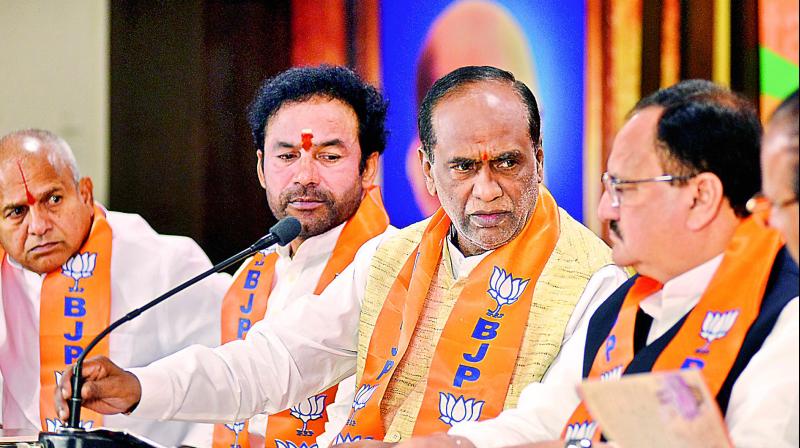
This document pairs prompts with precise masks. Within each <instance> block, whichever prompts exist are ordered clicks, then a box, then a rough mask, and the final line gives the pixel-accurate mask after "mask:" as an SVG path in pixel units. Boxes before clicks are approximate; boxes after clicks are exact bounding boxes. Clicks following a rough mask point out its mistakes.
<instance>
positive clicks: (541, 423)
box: [450, 255, 800, 448]
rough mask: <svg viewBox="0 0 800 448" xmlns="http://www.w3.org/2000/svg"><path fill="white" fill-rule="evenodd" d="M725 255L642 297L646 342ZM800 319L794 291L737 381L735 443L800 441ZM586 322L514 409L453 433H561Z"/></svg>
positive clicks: (516, 440) (491, 438)
mask: <svg viewBox="0 0 800 448" xmlns="http://www.w3.org/2000/svg"><path fill="white" fill-rule="evenodd" d="M721 261H722V256H721V255H720V256H717V257H715V258H714V259H712V260H710V261H708V262H706V263H704V264H702V265H700V266H697V267H695V268H694V269H692V270H690V271H688V272H686V273H684V274H682V275H680V276H678V277H676V278H674V279H672V280H670V281H668V282H667V283H666V284H665V285H664V288H663V289H662V290H661V291H659V292H658V293H656V294H653V295H652V296H650V297H648V298H646V299H645V300H644V301H642V303H641V304H640V307H641V309H642V311H644V312H645V313H647V314H648V315H649V316H651V317H652V318H653V323H652V325H651V327H650V332H649V333H648V337H647V343H648V344H650V343H651V342H653V341H655V340H656V339H658V338H659V337H661V336H662V335H663V334H664V333H666V332H667V331H668V330H669V329H670V328H672V327H673V326H674V325H675V324H676V323H677V322H678V321H680V319H682V318H683V316H684V315H686V314H687V313H688V312H689V311H691V309H692V308H694V306H695V305H696V304H697V302H698V301H699V300H700V297H701V295H702V294H703V292H704V291H705V289H706V287H707V286H708V284H709V283H710V281H711V278H712V277H713V275H714V273H715V272H716V270H717V268H718V267H719V264H720V262H721ZM598 305H599V303H597V304H595V305H593V306H592V309H591V313H594V311H595V310H596V309H597V306H598ZM799 320H800V319H798V299H797V298H795V299H793V300H792V301H791V302H790V303H789V304H788V305H787V306H786V308H785V309H784V310H783V312H782V313H781V315H780V317H779V319H778V321H777V322H776V324H775V327H774V328H773V330H772V332H771V333H770V335H769V336H768V337H767V339H766V340H765V341H764V345H763V346H762V347H761V349H760V350H759V351H758V353H756V355H755V356H753V358H752V359H751V360H750V363H749V364H748V365H747V367H746V368H745V369H744V371H743V372H742V374H741V375H740V376H739V378H738V379H737V381H736V383H735V384H734V386H733V390H732V393H731V397H730V402H729V404H728V410H727V413H726V415H725V422H726V424H727V426H728V430H729V431H730V435H731V439H732V440H733V442H734V444H735V446H737V447H753V448H755V447H765V446H769V447H796V446H798V431H797V421H798V378H800V372H799V371H798V364H799V363H798V348H799V347H798V339H799V338H800V335H798V321H799ZM588 324H589V319H584V320H583V321H582V322H581V324H580V325H579V327H578V329H577V330H576V331H575V334H574V336H573V338H572V339H571V340H570V341H567V343H566V344H565V345H564V346H563V348H562V350H561V353H560V354H559V356H558V358H557V359H556V360H555V361H554V362H553V364H552V365H551V367H550V370H548V372H547V374H546V375H545V377H544V378H543V380H542V382H541V383H534V384H530V385H528V387H526V388H525V389H524V390H523V391H522V395H521V396H520V399H519V404H518V407H517V408H516V409H512V410H508V411H505V412H503V413H502V414H500V415H499V416H498V417H497V418H495V419H493V420H487V421H484V422H477V423H463V424H460V425H457V426H455V427H454V428H453V429H451V430H450V434H451V435H459V436H464V437H467V438H468V439H470V441H472V442H473V443H474V444H475V445H476V446H478V447H479V448H489V447H502V446H513V445H520V444H523V443H529V442H539V441H545V440H555V439H558V438H559V437H560V436H561V431H562V429H563V428H564V425H565V423H566V421H567V420H568V419H569V417H570V415H572V412H573V411H574V410H575V407H576V406H577V405H578V403H579V402H580V399H579V398H578V394H577V392H576V390H575V387H576V385H577V384H578V383H580V381H581V380H582V370H583V356H584V347H585V345H586V331H587V328H588Z"/></svg>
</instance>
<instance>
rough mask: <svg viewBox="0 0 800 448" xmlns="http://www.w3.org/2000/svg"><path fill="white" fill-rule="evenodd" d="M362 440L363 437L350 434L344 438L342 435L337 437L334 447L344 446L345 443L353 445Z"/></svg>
mask: <svg viewBox="0 0 800 448" xmlns="http://www.w3.org/2000/svg"><path fill="white" fill-rule="evenodd" d="M371 438H372V437H367V439H371ZM359 440H361V436H351V435H350V433H347V434H345V435H344V436H342V435H341V434H337V435H336V440H334V441H333V445H334V446H335V445H342V444H344V443H353V442H358V441H359Z"/></svg>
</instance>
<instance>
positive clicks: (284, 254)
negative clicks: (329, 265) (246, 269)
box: [275, 221, 347, 261]
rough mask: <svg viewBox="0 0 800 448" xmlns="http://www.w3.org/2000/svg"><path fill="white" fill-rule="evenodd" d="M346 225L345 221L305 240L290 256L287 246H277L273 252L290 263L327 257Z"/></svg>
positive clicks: (289, 249)
mask: <svg viewBox="0 0 800 448" xmlns="http://www.w3.org/2000/svg"><path fill="white" fill-rule="evenodd" d="M346 223H347V221H345V222H343V223H341V224H339V225H338V226H336V227H334V228H332V229H330V230H328V231H327V232H325V233H320V234H319V235H315V236H312V237H311V238H308V239H307V240H305V241H303V244H301V245H300V247H298V248H297V252H295V253H294V254H291V248H290V245H289V244H287V245H285V246H278V247H277V249H276V250H275V252H277V253H278V256H279V257H280V258H282V259H286V260H292V261H304V260H307V259H310V258H311V257H314V256H325V257H327V256H329V255H330V254H331V252H333V249H334V248H335V247H336V241H338V240H339V236H340V235H341V234H342V230H343V229H344V225H345V224H346Z"/></svg>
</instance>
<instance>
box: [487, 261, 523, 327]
mask: <svg viewBox="0 0 800 448" xmlns="http://www.w3.org/2000/svg"><path fill="white" fill-rule="evenodd" d="M529 281H530V279H528V280H523V279H522V278H514V276H512V275H511V273H510V272H506V271H505V269H500V268H498V267H497V266H495V267H494V271H493V272H492V278H491V279H489V289H488V290H487V291H486V292H488V293H489V295H490V296H492V298H493V299H494V301H495V302H497V308H495V309H494V310H488V311H487V312H486V315H487V316H489V317H496V318H498V319H499V318H501V317H503V315H502V314H500V308H502V307H503V306H505V305H511V304H513V303H514V302H516V301H517V300H519V297H520V296H521V295H522V292H523V291H525V287H526V286H528V282H529Z"/></svg>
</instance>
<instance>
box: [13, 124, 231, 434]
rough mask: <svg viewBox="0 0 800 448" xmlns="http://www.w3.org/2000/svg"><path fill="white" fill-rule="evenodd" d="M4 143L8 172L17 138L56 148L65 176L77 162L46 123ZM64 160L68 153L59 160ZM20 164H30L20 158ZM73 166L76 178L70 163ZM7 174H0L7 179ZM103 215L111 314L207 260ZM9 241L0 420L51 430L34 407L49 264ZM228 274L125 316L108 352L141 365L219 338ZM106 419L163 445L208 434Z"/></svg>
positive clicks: (30, 183)
mask: <svg viewBox="0 0 800 448" xmlns="http://www.w3.org/2000/svg"><path fill="white" fill-rule="evenodd" d="M2 142H3V144H2V145H0V148H2V151H1V152H0V155H1V156H0V158H1V159H3V160H4V162H5V165H3V166H4V167H6V166H7V165H8V162H9V159H11V160H10V162H11V164H13V165H14V166H12V170H11V171H12V173H13V171H14V170H15V169H16V168H17V167H16V166H15V165H16V160H25V159H24V158H22V159H17V156H18V155H19V152H18V151H16V149H18V148H16V147H17V146H19V144H24V145H25V150H27V151H31V150H34V151H43V152H48V151H49V152H50V154H51V157H53V154H55V155H56V159H55V160H54V161H53V162H52V164H53V166H56V167H58V168H59V169H60V170H66V171H67V176H68V177H69V176H72V173H69V170H72V169H75V168H74V158H73V157H72V154H71V152H69V151H70V150H69V147H68V146H66V143H65V142H63V140H61V139H59V138H57V137H56V136H54V135H52V134H49V133H47V132H44V131H23V132H20V133H17V134H16V136H7V137H4V139H3V140H2ZM52 145H56V146H60V148H58V149H56V150H55V151H53V150H51V148H48V147H49V146H52ZM31 157H35V155H32V156H31ZM63 159H66V160H67V163H66V164H65V165H64V164H62V162H63ZM70 162H72V163H70ZM20 166H22V167H25V169H26V170H27V167H26V166H25V164H24V163H21V164H20ZM4 172H7V171H5V170H4ZM61 172H62V173H63V171H61ZM28 175H29V177H32V178H29V179H27V180H26V186H25V188H26V189H28V188H29V189H30V191H32V192H34V193H35V192H36V191H37V190H36V188H37V186H38V184H37V182H39V181H41V180H42V179H40V178H38V177H35V176H34V171H33V170H32V169H31V170H28ZM74 175H75V176H76V177H77V172H76V173H74ZM7 180H8V179H6V178H4V179H3V182H4V185H7V184H5V182H6V181H7ZM9 188H11V187H9ZM68 195H69V193H65V196H68ZM34 196H35V195H34ZM4 205H5V203H4ZM35 206H36V205H32V206H31V207H35ZM106 219H107V220H108V223H109V225H110V227H111V230H112V241H111V247H112V254H113V255H112V260H111V279H112V280H111V312H110V319H111V320H112V321H113V320H116V319H118V318H120V317H122V316H124V315H125V314H127V313H128V312H130V311H131V310H133V309H134V308H137V307H139V306H142V305H144V304H145V303H147V302H148V301H150V300H152V299H153V298H155V297H157V296H158V295H160V294H162V293H164V292H166V291H168V290H169V289H171V288H173V287H174V286H176V285H178V284H179V283H181V282H183V281H185V280H187V279H189V278H191V277H193V276H194V275H197V274H199V273H201V272H203V271H205V270H206V269H208V268H210V267H211V263H210V262H209V260H208V257H206V255H205V253H203V251H202V250H201V249H200V247H199V246H198V245H197V244H196V243H195V242H194V241H192V240H191V239H189V238H186V237H179V236H167V235H159V234H158V233H156V232H155V231H154V230H153V229H152V228H151V227H150V226H149V225H148V224H147V222H145V220H144V219H142V218H141V217H140V216H138V215H132V214H126V213H117V212H106ZM4 229H5V227H4ZM45 233H47V232H45ZM84 238H85V235H84V236H80V235H79V236H78V239H77V240H78V241H81V240H83V239H84ZM10 247H11V245H9V248H6V249H7V252H9V254H7V255H5V259H4V260H3V262H2V272H1V273H0V296H1V297H2V302H0V305H1V306H0V372H2V378H3V390H2V394H0V403H2V424H3V427H5V428H20V429H28V430H40V429H44V430H53V429H55V428H54V427H51V425H50V424H49V422H48V425H47V426H48V427H47V428H40V426H41V425H40V421H41V420H40V411H39V395H40V394H39V390H40V382H39V371H40V359H39V328H40V306H39V305H40V293H41V288H42V283H43V280H44V277H45V275H46V274H47V273H46V272H45V273H42V274H40V273H37V272H34V271H33V270H31V269H28V268H26V267H24V266H23V265H22V264H21V262H19V261H17V260H15V259H14V258H13V257H12V256H11V254H10V252H11V250H13V249H10ZM57 269H60V267H59V268H57ZM229 283H230V277H229V276H213V277H211V278H208V279H206V280H204V281H203V282H202V283H199V284H197V285H195V286H193V287H191V288H189V289H188V290H186V291H184V292H182V293H180V294H179V295H178V296H176V297H174V298H173V299H171V300H169V301H167V302H166V303H163V304H161V305H160V306H159V308H158V309H157V310H153V311H150V312H147V313H144V314H143V315H141V316H140V317H139V318H137V319H135V320H133V321H131V322H129V323H127V324H125V325H123V326H122V327H120V328H119V329H118V330H117V331H115V332H114V333H112V334H111V335H110V336H109V337H110V347H109V353H110V355H111V356H113V357H114V359H116V360H118V361H119V362H120V363H121V364H123V365H126V366H131V367H133V366H141V365H146V364H148V363H150V362H151V361H153V360H155V359H158V358H160V357H163V356H165V355H168V354H170V353H173V352H176V351H178V350H180V349H182V348H184V347H186V346H188V345H190V344H204V345H208V346H216V345H218V344H219V332H218V331H216V329H217V328H218V327H219V314H218V311H219V304H220V302H221V299H222V296H223V295H224V293H225V290H226V289H227V287H228V285H229ZM53 425H55V421H53ZM104 425H105V426H107V427H113V428H124V429H127V430H129V431H131V432H133V433H136V434H140V435H143V436H145V437H147V438H150V439H152V440H154V441H157V442H160V443H163V444H166V445H177V444H181V443H185V444H190V445H197V446H202V445H204V444H208V443H210V435H211V432H210V425H199V424H187V423H179V422H161V423H159V422H152V421H145V420H137V419H134V418H131V417H127V416H124V415H115V416H108V417H107V418H106V419H105V421H104Z"/></svg>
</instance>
